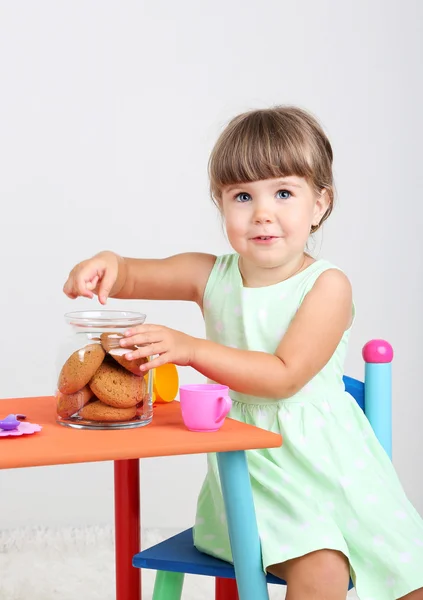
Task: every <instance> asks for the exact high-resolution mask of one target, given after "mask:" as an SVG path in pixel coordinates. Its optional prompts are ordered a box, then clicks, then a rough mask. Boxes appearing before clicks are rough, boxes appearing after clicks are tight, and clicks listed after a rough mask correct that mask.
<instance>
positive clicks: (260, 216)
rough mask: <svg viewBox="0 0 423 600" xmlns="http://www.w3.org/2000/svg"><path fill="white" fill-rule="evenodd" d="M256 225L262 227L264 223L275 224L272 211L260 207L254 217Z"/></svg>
mask: <svg viewBox="0 0 423 600" xmlns="http://www.w3.org/2000/svg"><path fill="white" fill-rule="evenodd" d="M253 220H254V223H256V224H257V225H260V224H262V223H273V221H274V217H273V214H272V212H271V211H270V210H268V209H266V208H265V207H258V208H257V209H256V210H255V211H254V215H253Z"/></svg>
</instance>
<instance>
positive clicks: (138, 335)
mask: <svg viewBox="0 0 423 600" xmlns="http://www.w3.org/2000/svg"><path fill="white" fill-rule="evenodd" d="M120 345H121V346H122V347H123V348H125V347H131V346H142V347H141V348H138V349H137V350H133V351H132V350H131V351H130V352H129V354H125V358H127V359H128V360H135V359H136V358H142V357H147V356H153V355H155V354H158V355H159V356H158V357H157V358H154V359H153V360H151V361H149V362H148V363H145V364H143V365H141V367H140V368H141V371H149V370H150V369H154V368H155V367H159V366H160V365H164V364H166V363H173V364H175V365H182V366H188V365H190V364H191V363H192V360H193V355H194V348H195V338H193V337H191V336H190V335H186V334H185V333H182V332H180V331H175V330H174V329H169V328H168V327H162V326H161V325H138V326H137V327H133V328H132V329H128V330H127V331H126V332H125V337H124V338H122V339H121V340H120Z"/></svg>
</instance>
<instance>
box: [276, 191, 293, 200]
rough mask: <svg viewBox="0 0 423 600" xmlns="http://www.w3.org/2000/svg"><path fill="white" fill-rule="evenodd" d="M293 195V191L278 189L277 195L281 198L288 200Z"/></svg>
mask: <svg viewBox="0 0 423 600" xmlns="http://www.w3.org/2000/svg"><path fill="white" fill-rule="evenodd" d="M291 196H292V194H291V192H288V190H278V191H277V192H276V197H277V198H279V199H280V200H288V198H290V197H291Z"/></svg>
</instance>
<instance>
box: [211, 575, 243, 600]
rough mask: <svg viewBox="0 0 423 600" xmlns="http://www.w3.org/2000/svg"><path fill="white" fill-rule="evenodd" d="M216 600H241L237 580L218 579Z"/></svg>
mask: <svg viewBox="0 0 423 600" xmlns="http://www.w3.org/2000/svg"><path fill="white" fill-rule="evenodd" d="M215 600H239V596H238V588H237V586H236V581H235V579H221V578H220V577H216V591H215Z"/></svg>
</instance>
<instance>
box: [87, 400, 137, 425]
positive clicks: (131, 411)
mask: <svg viewBox="0 0 423 600" xmlns="http://www.w3.org/2000/svg"><path fill="white" fill-rule="evenodd" d="M136 414H137V407H136V406H131V407H129V408H114V407H112V406H108V405H107V404H104V403H103V402H100V401H99V400H95V401H94V402H90V403H89V404H87V405H86V406H84V407H83V408H82V409H81V410H80V411H79V416H80V417H82V418H83V419H86V420H87V421H103V422H107V423H117V422H120V421H130V420H131V419H133V418H134V417H135V416H136Z"/></svg>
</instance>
